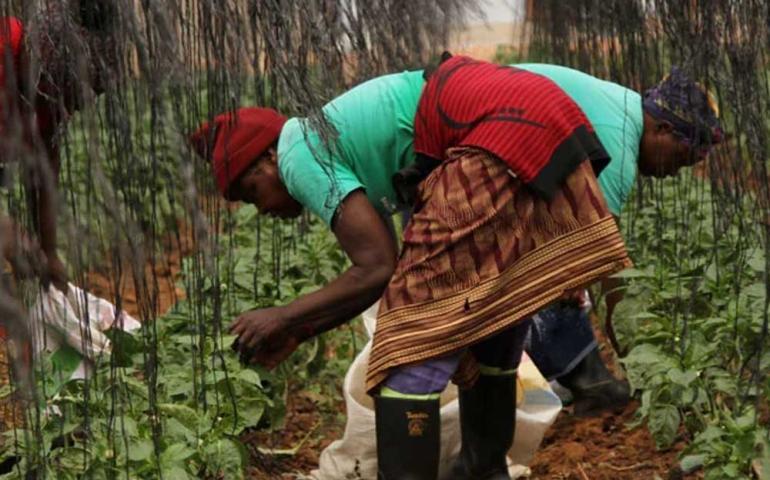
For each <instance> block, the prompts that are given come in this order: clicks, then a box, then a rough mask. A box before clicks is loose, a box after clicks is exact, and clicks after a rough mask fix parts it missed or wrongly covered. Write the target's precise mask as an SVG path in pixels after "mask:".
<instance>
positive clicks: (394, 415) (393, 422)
mask: <svg viewBox="0 0 770 480" xmlns="http://www.w3.org/2000/svg"><path fill="white" fill-rule="evenodd" d="M374 411H375V422H376V426H377V478H378V480H436V479H437V478H438V464H439V455H440V453H441V452H440V449H439V447H440V443H439V442H440V438H441V418H440V417H439V401H438V399H436V400H404V399H400V398H387V397H376V398H375V399H374Z"/></svg>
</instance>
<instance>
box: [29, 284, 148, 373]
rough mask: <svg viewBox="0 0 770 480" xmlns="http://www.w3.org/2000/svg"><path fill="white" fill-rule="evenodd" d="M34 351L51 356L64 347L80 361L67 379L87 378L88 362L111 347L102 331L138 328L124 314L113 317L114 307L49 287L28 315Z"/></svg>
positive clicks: (72, 288)
mask: <svg viewBox="0 0 770 480" xmlns="http://www.w3.org/2000/svg"><path fill="white" fill-rule="evenodd" d="M29 318H30V321H31V323H32V325H33V328H32V330H33V335H32V339H33V348H34V351H35V354H36V355H40V354H41V353H42V352H48V353H53V352H56V351H57V350H59V349H60V348H61V347H63V346H64V345H68V346H70V347H72V348H73V349H75V350H76V351H77V352H78V353H80V355H82V357H83V361H81V362H80V364H79V365H78V367H77V368H76V369H75V371H74V372H73V373H72V376H71V377H70V378H86V377H87V376H88V372H89V365H90V362H91V361H93V360H95V359H96V358H97V357H98V356H99V355H101V354H102V353H110V352H111V350H112V346H111V344H110V341H109V339H108V338H107V337H106V336H105V335H104V333H103V332H104V331H107V330H109V329H110V328H112V327H113V326H115V327H116V328H122V329H123V330H125V331H132V330H136V329H138V328H139V327H140V326H141V324H140V323H139V322H138V321H137V320H136V319H134V318H133V317H132V316H130V315H128V314H127V313H125V312H120V313H119V314H118V315H117V316H116V315H115V306H114V305H113V304H111V303H110V302H108V301H107V300H104V299H102V298H99V297H96V296H94V295H91V294H90V293H88V292H86V291H84V290H82V289H80V288H78V287H76V286H75V285H73V284H69V286H68V292H67V293H66V294H65V293H64V292H62V291H61V290H59V289H57V288H55V287H54V286H50V287H49V289H48V290H47V291H43V292H41V293H40V295H39V297H38V298H37V301H36V302H35V305H34V307H33V308H32V310H31V311H30V315H29Z"/></svg>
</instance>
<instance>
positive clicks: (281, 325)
mask: <svg viewBox="0 0 770 480" xmlns="http://www.w3.org/2000/svg"><path fill="white" fill-rule="evenodd" d="M295 330H296V329H295V328H294V326H293V324H292V322H291V319H290V318H289V316H288V315H287V311H286V308H285V307H272V308H263V309H260V310H252V311H250V312H246V313H244V314H242V315H240V316H239V317H238V318H236V319H235V321H234V322H233V323H232V325H230V333H231V334H235V335H238V338H237V339H236V341H235V343H233V348H234V349H235V350H237V351H238V352H239V353H240V356H241V362H243V363H247V364H253V363H257V364H259V365H262V366H264V367H266V368H268V369H272V368H275V367H276V366H277V365H278V364H279V363H281V362H283V361H284V360H286V359H287V358H288V357H289V355H291V354H292V353H293V352H294V350H296V349H297V347H298V346H299V344H300V343H301V340H300V339H299V338H298V336H297V334H296V331H295Z"/></svg>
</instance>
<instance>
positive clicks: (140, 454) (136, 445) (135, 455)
mask: <svg viewBox="0 0 770 480" xmlns="http://www.w3.org/2000/svg"><path fill="white" fill-rule="evenodd" d="M152 452H153V445H152V442H151V441H149V440H144V439H143V440H137V441H135V442H131V443H129V446H128V459H129V460H133V461H134V462H143V461H145V460H148V459H149V458H150V455H152Z"/></svg>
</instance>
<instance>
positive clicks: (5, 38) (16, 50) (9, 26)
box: [0, 17, 24, 86]
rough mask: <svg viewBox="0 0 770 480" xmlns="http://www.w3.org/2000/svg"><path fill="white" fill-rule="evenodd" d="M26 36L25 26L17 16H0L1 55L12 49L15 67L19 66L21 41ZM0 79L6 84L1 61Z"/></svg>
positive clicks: (3, 84)
mask: <svg viewBox="0 0 770 480" xmlns="http://www.w3.org/2000/svg"><path fill="white" fill-rule="evenodd" d="M23 37H24V26H23V24H22V23H21V21H19V19H18V18H15V17H0V55H3V56H4V55H5V52H6V48H8V49H10V51H11V55H12V57H13V61H14V63H16V65H14V68H18V67H19V65H18V61H19V54H20V53H21V41H22V38H23ZM0 81H2V86H5V73H4V68H3V65H2V64H1V63H0Z"/></svg>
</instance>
